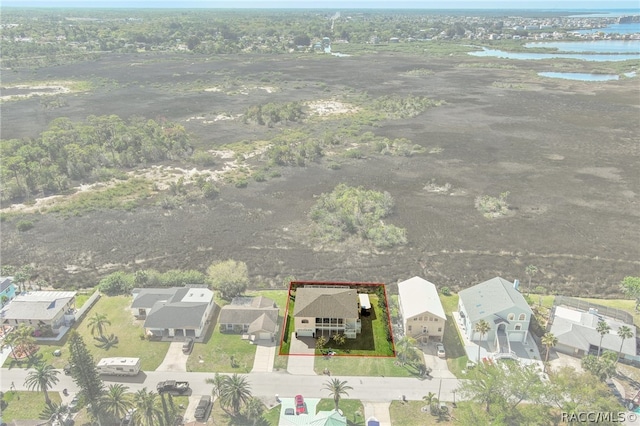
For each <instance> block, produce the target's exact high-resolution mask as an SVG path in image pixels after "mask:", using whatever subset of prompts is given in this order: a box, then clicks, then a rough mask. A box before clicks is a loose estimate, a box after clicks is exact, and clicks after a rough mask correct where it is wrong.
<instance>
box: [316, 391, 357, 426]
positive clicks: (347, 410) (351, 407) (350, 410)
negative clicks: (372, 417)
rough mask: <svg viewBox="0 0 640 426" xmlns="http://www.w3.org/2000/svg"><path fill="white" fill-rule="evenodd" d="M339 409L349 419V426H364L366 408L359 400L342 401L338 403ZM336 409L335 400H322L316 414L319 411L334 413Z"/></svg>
mask: <svg viewBox="0 0 640 426" xmlns="http://www.w3.org/2000/svg"><path fill="white" fill-rule="evenodd" d="M338 407H340V409H341V410H342V413H343V414H344V416H345V417H346V418H347V425H349V426H364V422H365V420H366V419H365V418H364V406H363V405H362V402H360V400H359V399H341V400H340V402H339V403H338ZM334 409H335V403H334V402H333V398H329V399H325V398H323V399H321V400H320V402H319V403H318V405H317V406H316V414H317V412H318V411H333V410H334Z"/></svg>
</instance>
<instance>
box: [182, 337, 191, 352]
mask: <svg viewBox="0 0 640 426" xmlns="http://www.w3.org/2000/svg"><path fill="white" fill-rule="evenodd" d="M191 349H193V339H192V338H191V337H187V340H185V341H184V343H183V344H182V353H185V354H190V353H191Z"/></svg>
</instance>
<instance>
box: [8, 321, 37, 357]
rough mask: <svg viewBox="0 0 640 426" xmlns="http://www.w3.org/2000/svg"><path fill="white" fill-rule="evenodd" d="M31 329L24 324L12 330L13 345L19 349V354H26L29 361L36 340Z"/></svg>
mask: <svg viewBox="0 0 640 426" xmlns="http://www.w3.org/2000/svg"><path fill="white" fill-rule="evenodd" d="M33 331H34V330H33V327H31V326H28V325H26V324H24V323H23V324H20V325H19V326H18V328H16V329H15V330H13V332H12V334H14V336H13V337H12V342H13V344H14V345H15V346H16V347H17V348H18V349H19V352H22V353H23V354H26V355H27V357H28V358H29V359H31V356H32V353H31V352H33V348H34V347H35V345H36V339H35V338H34V337H33ZM7 337H8V336H7Z"/></svg>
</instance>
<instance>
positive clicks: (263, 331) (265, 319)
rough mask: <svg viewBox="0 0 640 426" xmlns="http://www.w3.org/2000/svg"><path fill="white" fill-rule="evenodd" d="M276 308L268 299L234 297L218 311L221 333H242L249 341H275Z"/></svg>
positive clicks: (276, 328)
mask: <svg viewBox="0 0 640 426" xmlns="http://www.w3.org/2000/svg"><path fill="white" fill-rule="evenodd" d="M278 312H279V311H278V307H277V306H276V304H275V302H274V301H273V300H271V299H269V298H268V297H264V296H258V297H234V298H233V300H232V301H231V303H230V304H229V305H225V306H223V307H222V309H221V310H220V317H219V318H218V323H219V324H220V331H221V332H223V333H224V332H227V333H229V332H231V333H242V334H245V335H248V336H249V339H250V340H251V341H254V340H266V339H275V334H276V332H277V330H278Z"/></svg>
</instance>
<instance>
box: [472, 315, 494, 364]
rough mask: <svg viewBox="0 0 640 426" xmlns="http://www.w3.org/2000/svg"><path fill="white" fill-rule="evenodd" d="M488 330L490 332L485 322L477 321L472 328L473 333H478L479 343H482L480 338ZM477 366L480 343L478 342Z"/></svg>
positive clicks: (489, 327)
mask: <svg viewBox="0 0 640 426" xmlns="http://www.w3.org/2000/svg"><path fill="white" fill-rule="evenodd" d="M489 330H491V326H490V325H489V323H488V322H486V321H485V320H480V321H478V322H477V323H476V325H475V326H474V327H473V331H475V332H476V333H480V341H482V338H483V337H484V335H485V334H487V333H488V332H489ZM478 365H480V342H478Z"/></svg>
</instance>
